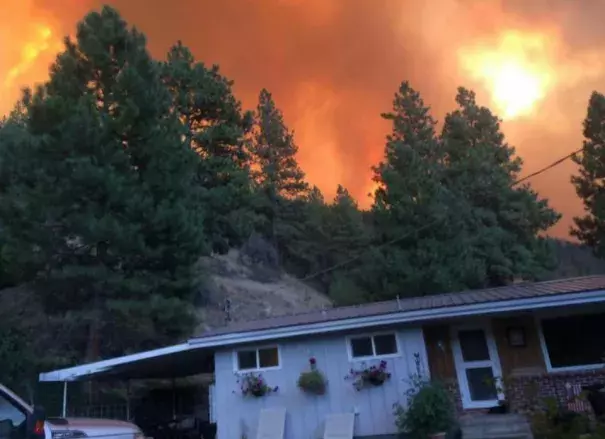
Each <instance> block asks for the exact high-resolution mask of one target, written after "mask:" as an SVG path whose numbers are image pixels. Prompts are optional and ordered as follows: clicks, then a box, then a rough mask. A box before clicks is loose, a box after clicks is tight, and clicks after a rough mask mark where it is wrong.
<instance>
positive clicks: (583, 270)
mask: <svg viewBox="0 0 605 439" xmlns="http://www.w3.org/2000/svg"><path fill="white" fill-rule="evenodd" d="M553 242H554V247H555V257H556V259H557V268H555V269H554V270H552V271H551V272H550V273H549V274H548V275H547V279H562V278H566V277H577V276H588V275H591V274H604V273H605V261H604V260H602V259H599V258H597V257H595V256H594V255H593V254H592V251H591V250H590V249H589V248H588V247H586V246H584V245H580V244H577V243H575V242H571V241H566V240H562V239H553Z"/></svg>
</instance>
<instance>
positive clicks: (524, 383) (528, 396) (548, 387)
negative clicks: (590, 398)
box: [506, 369, 605, 411]
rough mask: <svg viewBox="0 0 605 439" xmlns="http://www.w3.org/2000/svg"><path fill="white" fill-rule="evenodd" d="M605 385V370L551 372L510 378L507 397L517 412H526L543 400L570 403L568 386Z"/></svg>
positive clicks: (563, 403)
mask: <svg viewBox="0 0 605 439" xmlns="http://www.w3.org/2000/svg"><path fill="white" fill-rule="evenodd" d="M600 383H605V370H604V369H595V370H590V371H578V372H551V373H541V374H537V375H529V376H520V377H515V378H510V379H509V381H508V383H507V387H506V397H507V400H508V401H509V403H510V405H511V409H513V410H515V411H524V410H525V409H526V407H527V406H529V405H532V404H533V403H535V401H536V400H539V399H542V398H555V399H556V400H557V401H558V402H559V404H561V405H566V404H567V402H568V401H569V396H568V389H567V386H568V385H572V386H573V385H575V384H579V385H580V386H589V385H591V384H600Z"/></svg>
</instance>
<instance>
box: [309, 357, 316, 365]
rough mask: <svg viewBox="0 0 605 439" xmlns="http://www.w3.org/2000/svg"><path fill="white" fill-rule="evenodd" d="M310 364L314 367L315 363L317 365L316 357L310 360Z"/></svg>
mask: <svg viewBox="0 0 605 439" xmlns="http://www.w3.org/2000/svg"><path fill="white" fill-rule="evenodd" d="M309 363H311V365H312V366H314V365H315V363H317V360H316V359H315V357H311V358H309Z"/></svg>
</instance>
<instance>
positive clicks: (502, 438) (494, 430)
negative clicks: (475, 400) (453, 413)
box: [460, 413, 533, 439]
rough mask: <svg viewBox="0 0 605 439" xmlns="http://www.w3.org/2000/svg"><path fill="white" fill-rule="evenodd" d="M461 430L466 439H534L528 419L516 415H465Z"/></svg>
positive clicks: (461, 419)
mask: <svg viewBox="0 0 605 439" xmlns="http://www.w3.org/2000/svg"><path fill="white" fill-rule="evenodd" d="M460 428H461V430H462V437H463V438H464V439H533V435H532V432H531V426H530V424H529V422H528V420H527V418H526V417H525V416H523V415H518V414H514V413H507V414H501V415H487V414H473V415H464V416H462V417H461V418H460Z"/></svg>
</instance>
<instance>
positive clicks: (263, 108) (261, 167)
mask: <svg viewBox="0 0 605 439" xmlns="http://www.w3.org/2000/svg"><path fill="white" fill-rule="evenodd" d="M251 150H252V157H253V159H252V160H253V163H254V167H255V168H256V172H255V180H256V183H257V185H258V188H259V192H260V194H261V201H260V204H261V206H260V211H261V213H262V214H263V216H264V217H265V218H266V225H265V227H264V230H263V234H264V235H265V236H266V237H268V238H269V240H270V241H271V242H272V243H273V244H274V245H275V247H276V248H277V249H278V252H279V255H280V259H281V260H282V261H283V262H286V261H287V260H288V258H290V257H293V258H294V257H295V255H294V254H293V253H292V248H294V247H296V246H297V241H300V240H301V239H304V235H303V234H302V232H301V224H299V223H300V221H301V218H302V216H301V215H304V212H303V210H304V203H305V198H306V197H307V196H308V195H309V186H308V184H307V183H306V182H305V179H304V178H305V175H304V173H303V171H302V170H301V169H300V167H299V165H298V162H297V161H296V153H297V152H298V147H297V146H296V144H295V143H294V134H293V133H292V132H291V131H290V130H289V129H288V128H287V126H286V125H285V122H284V119H283V116H282V113H281V111H280V110H279V109H278V108H277V107H276V106H275V102H274V101H273V97H272V96H271V93H269V92H268V91H267V90H262V91H261V93H260V95H259V102H258V106H257V112H256V120H255V133H254V138H253V141H252V143H251Z"/></svg>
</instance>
